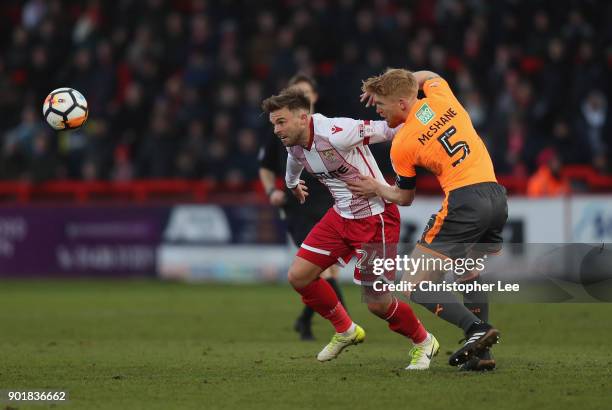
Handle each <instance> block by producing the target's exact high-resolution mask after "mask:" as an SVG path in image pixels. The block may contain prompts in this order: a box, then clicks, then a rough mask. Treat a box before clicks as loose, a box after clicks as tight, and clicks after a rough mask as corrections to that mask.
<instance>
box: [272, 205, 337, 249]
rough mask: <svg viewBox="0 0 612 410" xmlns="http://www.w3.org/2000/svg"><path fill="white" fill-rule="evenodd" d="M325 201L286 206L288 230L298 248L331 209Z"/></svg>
mask: <svg viewBox="0 0 612 410" xmlns="http://www.w3.org/2000/svg"><path fill="white" fill-rule="evenodd" d="M327 202H328V201H325V203H323V204H321V205H319V204H308V203H307V204H305V205H297V206H289V207H285V208H284V209H283V210H284V212H285V222H286V223H287V231H288V232H289V235H290V236H291V240H292V241H293V243H294V244H295V246H297V247H298V248H299V247H300V246H301V245H302V242H304V239H306V236H308V234H309V233H310V231H311V230H312V228H313V227H314V226H315V225H316V224H317V222H319V220H321V218H323V215H325V213H326V212H327V211H328V210H329V208H330V207H329V206H326V205H328V203H327Z"/></svg>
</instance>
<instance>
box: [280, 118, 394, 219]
mask: <svg viewBox="0 0 612 410" xmlns="http://www.w3.org/2000/svg"><path fill="white" fill-rule="evenodd" d="M400 127H401V126H400ZM400 127H398V128H395V129H394V128H389V126H388V125H387V122H386V121H367V120H366V121H362V120H353V119H351V118H327V117H325V116H323V115H321V114H313V115H312V117H311V122H310V131H311V132H310V134H311V140H310V141H309V144H308V147H307V148H304V147H302V146H301V145H295V146H293V147H287V152H288V153H289V155H288V156H287V173H286V175H285V182H286V183H287V186H288V187H290V188H292V187H295V186H297V184H298V181H299V179H300V174H301V173H302V170H303V169H304V168H306V171H308V172H309V173H311V174H312V175H313V176H314V177H316V178H317V179H318V180H319V181H321V183H323V184H324V185H325V186H327V188H328V189H329V192H330V193H331V194H332V196H333V197H334V200H335V204H334V210H335V211H336V212H338V214H340V216H342V217H343V218H347V219H360V218H366V217H368V216H372V215H378V214H380V213H382V212H383V211H384V210H385V202H384V200H383V199H382V198H380V197H378V196H376V197H372V198H363V197H356V196H355V195H353V193H352V192H351V191H350V190H349V189H348V187H347V185H346V181H350V180H354V179H357V178H358V177H359V174H362V175H370V176H373V177H374V178H376V179H377V180H378V181H380V182H382V183H384V184H385V185H387V182H386V181H385V179H384V178H383V175H382V173H381V172H380V169H379V168H378V164H377V163H376V160H375V159H374V156H373V155H372V152H371V151H370V148H369V147H368V144H375V143H378V142H383V141H390V140H391V139H393V137H394V136H395V133H396V132H397V131H398V130H399V129H400Z"/></svg>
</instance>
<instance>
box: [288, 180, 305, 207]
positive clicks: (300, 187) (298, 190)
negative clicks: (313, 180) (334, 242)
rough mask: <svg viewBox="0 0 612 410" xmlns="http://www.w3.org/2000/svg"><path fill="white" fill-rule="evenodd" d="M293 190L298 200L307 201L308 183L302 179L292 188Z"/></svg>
mask: <svg viewBox="0 0 612 410" xmlns="http://www.w3.org/2000/svg"><path fill="white" fill-rule="evenodd" d="M291 192H293V196H295V197H296V198H297V200H298V201H300V204H303V203H304V202H306V197H307V196H308V187H307V186H306V183H305V182H304V181H303V180H301V179H300V182H299V183H298V184H297V186H296V187H295V188H293V189H292V190H291Z"/></svg>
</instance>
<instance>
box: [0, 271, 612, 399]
mask: <svg viewBox="0 0 612 410" xmlns="http://www.w3.org/2000/svg"><path fill="white" fill-rule="evenodd" d="M344 289H345V291H346V296H347V300H348V304H349V310H350V312H351V314H352V316H353V317H354V319H355V320H356V321H358V322H359V323H360V324H361V325H363V326H364V328H365V329H366V332H367V339H366V343H365V344H363V345H360V346H357V347H353V348H349V349H348V351H345V352H344V353H343V354H342V355H341V356H340V358H339V359H338V360H335V361H333V362H329V363H324V364H321V363H318V362H317V361H316V360H315V355H316V353H317V352H318V351H319V349H320V348H321V347H322V346H323V345H324V344H325V343H326V342H327V341H328V338H329V336H330V335H331V332H332V330H331V328H330V327H329V325H328V324H327V323H324V322H323V320H321V319H320V318H315V327H314V331H315V335H316V336H317V341H316V342H300V341H298V340H297V337H296V334H295V333H294V332H293V331H292V330H291V325H292V323H293V320H294V318H295V317H296V315H297V313H298V312H299V310H300V305H299V298H298V296H297V295H296V294H295V293H294V292H293V291H292V290H291V289H289V288H288V287H286V286H264V285H257V286H220V285H186V284H176V283H160V282H155V281H132V282H98V281H77V282H73V281H59V282H32V281H30V282H20V281H19V282H13V281H11V282H0V390H3V389H4V390H6V389H11V390H13V389H15V390H26V389H30V390H32V389H47V390H50V389H58V390H59V389H61V390H67V391H69V395H70V401H69V402H68V403H62V404H56V405H54V406H53V407H54V408H58V409H61V408H78V409H192V408H193V409H203V408H204V409H293V408H296V409H297V408H300V409H302V408H303V409H312V408H316V409H327V408H347V409H351V410H352V409H377V408H383V407H387V408H391V407H394V408H411V409H427V410H430V409H452V408H470V409H484V408H486V409H495V410H502V409H517V408H521V409H528V408H534V409H538V410H541V409H559V408H561V409H563V408H579V409H581V410H585V409H598V408H609V406H610V398H611V392H612V351H611V349H610V347H611V346H610V340H612V323H611V322H612V319H611V318H612V304H590V305H587V304H580V305H578V304H566V305H546V304H530V305H510V304H499V305H494V306H493V307H492V322H493V323H494V324H495V325H496V326H498V327H499V328H500V329H501V331H502V343H501V344H500V345H498V346H496V347H495V349H494V352H495V355H496V359H497V361H498V366H499V369H498V370H496V371H494V372H490V373H486V374H465V373H459V372H458V371H457V369H456V368H453V367H450V366H448V365H447V364H446V363H447V358H448V356H447V353H450V352H451V351H452V350H455V349H456V348H457V347H458V344H457V340H458V339H459V338H460V336H461V335H460V333H459V331H458V330H457V329H455V328H453V327H452V326H450V325H448V324H446V323H445V322H443V321H442V320H440V319H438V318H435V317H434V316H433V315H431V314H430V313H429V312H425V311H424V310H423V309H421V308H420V307H419V308H417V313H418V314H419V315H420V317H421V318H422V319H423V322H424V324H425V325H426V326H427V327H428V329H429V330H431V331H432V332H433V333H435V334H436V336H437V338H438V340H439V341H440V343H441V344H442V348H441V354H440V355H439V356H438V358H437V359H436V361H435V362H434V365H433V368H432V369H431V370H430V371H426V372H406V371H403V370H402V369H403V367H404V366H406V365H407V363H408V358H407V353H408V350H409V349H410V347H411V346H410V344H409V343H408V342H407V341H406V340H404V339H402V338H401V337H400V336H398V335H396V334H394V333H392V332H390V331H389V330H388V329H387V327H386V323H385V322H383V321H381V320H380V319H377V318H375V317H374V316H372V315H371V314H369V313H368V312H367V309H366V307H365V305H363V304H362V303H361V302H360V299H359V289H358V288H357V287H356V286H353V285H346V286H344ZM45 407H47V408H49V407H52V405H49V404H46V405H41V404H25V403H15V402H11V403H4V404H0V409H15V408H19V409H26V408H32V409H40V408H45Z"/></svg>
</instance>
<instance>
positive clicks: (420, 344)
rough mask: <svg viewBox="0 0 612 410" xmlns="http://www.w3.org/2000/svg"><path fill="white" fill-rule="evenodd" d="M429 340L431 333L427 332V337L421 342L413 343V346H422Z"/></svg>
mask: <svg viewBox="0 0 612 410" xmlns="http://www.w3.org/2000/svg"><path fill="white" fill-rule="evenodd" d="M429 342H431V333H429V332H427V337H426V338H425V340H423V341H422V342H421V343H415V344H414V345H415V346H423V345H424V344H427V343H429Z"/></svg>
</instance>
